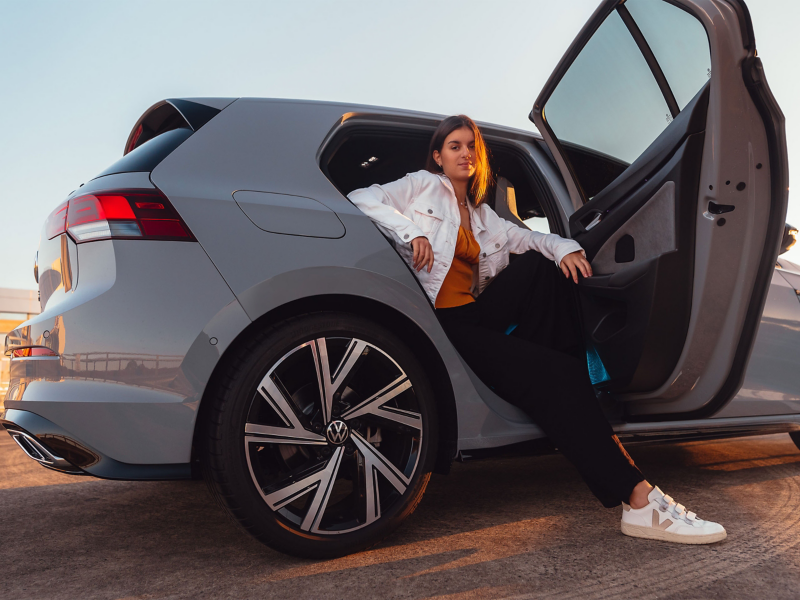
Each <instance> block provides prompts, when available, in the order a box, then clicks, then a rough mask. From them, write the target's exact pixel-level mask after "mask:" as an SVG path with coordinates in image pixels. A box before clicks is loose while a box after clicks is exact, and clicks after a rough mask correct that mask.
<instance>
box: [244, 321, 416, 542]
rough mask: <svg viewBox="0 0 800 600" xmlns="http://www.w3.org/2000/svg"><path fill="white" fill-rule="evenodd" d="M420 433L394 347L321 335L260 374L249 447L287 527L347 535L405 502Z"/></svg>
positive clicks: (269, 500)
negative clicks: (388, 348)
mask: <svg viewBox="0 0 800 600" xmlns="http://www.w3.org/2000/svg"><path fill="white" fill-rule="evenodd" d="M422 431H423V419H422V414H421V412H420V410H419V405H418V403H417V398H416V396H415V394H414V390H413V386H412V384H411V381H410V380H409V379H408V377H407V376H406V374H405V373H404V372H403V370H402V369H401V368H400V366H399V365H398V364H397V363H396V362H395V361H394V360H393V359H392V358H391V357H390V356H389V355H388V354H386V353H385V352H384V351H382V350H381V349H379V348H377V347H376V346H374V345H372V344H370V343H368V342H365V341H363V340H359V339H356V338H342V337H320V338H318V339H315V340H312V341H310V342H307V343H304V344H302V345H300V346H298V347H296V348H294V349H293V350H291V351H290V352H288V353H286V354H285V355H284V356H283V357H282V358H281V359H280V360H279V361H278V362H277V363H276V364H275V366H273V367H272V368H271V369H270V370H269V372H268V373H267V374H266V375H265V376H264V378H263V379H262V381H261V383H260V384H259V386H258V389H257V392H256V393H255V394H254V396H253V400H252V402H251V406H250V409H249V412H248V416H247V422H246V424H245V427H244V433H245V435H244V441H245V453H246V457H247V462H248V467H249V469H250V474H251V477H252V479H253V482H254V483H255V485H256V487H257V489H258V490H259V492H260V494H261V496H262V498H263V499H264V501H265V502H266V504H267V505H268V506H269V507H270V508H271V509H272V510H273V511H275V512H276V513H278V514H279V515H280V516H281V517H283V519H284V520H285V521H286V522H287V524H288V525H289V526H290V527H293V528H297V529H300V530H302V531H307V532H311V533H320V534H334V533H344V532H347V531H353V530H356V529H360V528H361V527H365V526H367V525H369V524H371V523H373V522H375V521H376V520H378V519H380V518H381V515H382V514H385V513H386V511H387V510H389V509H390V508H391V507H392V506H394V504H395V503H396V502H398V501H399V500H400V499H401V497H402V496H403V494H404V493H405V492H406V489H407V487H408V486H409V484H410V482H411V479H412V477H413V476H414V473H415V472H416V469H417V466H418V464H417V463H418V461H419V453H420V449H421V443H422Z"/></svg>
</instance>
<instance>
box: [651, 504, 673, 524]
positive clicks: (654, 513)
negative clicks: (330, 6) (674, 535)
mask: <svg viewBox="0 0 800 600" xmlns="http://www.w3.org/2000/svg"><path fill="white" fill-rule="evenodd" d="M670 525H672V521H671V520H670V519H664V522H663V523H659V522H658V511H657V510H656V509H655V508H654V509H653V528H654V529H666V528H667V527H669V526H670Z"/></svg>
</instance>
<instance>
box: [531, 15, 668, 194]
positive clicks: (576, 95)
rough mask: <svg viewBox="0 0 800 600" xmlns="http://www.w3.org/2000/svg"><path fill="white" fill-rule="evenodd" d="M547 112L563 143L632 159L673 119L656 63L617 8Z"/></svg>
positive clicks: (575, 64) (577, 61) (563, 82)
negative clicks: (652, 65) (653, 70)
mask: <svg viewBox="0 0 800 600" xmlns="http://www.w3.org/2000/svg"><path fill="white" fill-rule="evenodd" d="M544 116H545V119H546V120H547V123H548V124H549V125H550V128H551V129H552V130H553V132H554V133H555V135H556V137H558V139H559V140H560V141H561V142H562V143H564V142H567V143H572V144H577V145H578V146H583V147H584V148H586V149H588V150H591V151H593V152H595V153H600V154H605V155H608V156H610V157H613V158H615V159H617V160H620V161H622V162H624V163H627V164H630V163H632V162H633V161H634V160H636V158H637V157H638V156H639V155H640V154H641V153H642V152H643V151H644V150H645V149H646V148H647V147H648V146H649V145H650V143H651V142H652V141H653V140H654V139H655V138H656V137H658V135H659V134H660V133H661V132H662V131H663V130H664V129H665V128H666V126H667V125H668V124H669V122H670V121H671V120H672V116H671V114H670V111H669V108H668V107H667V103H666V101H665V100H664V96H663V95H662V93H661V90H660V89H659V87H658V84H657V83H656V80H655V78H654V77H653V74H652V73H651V71H650V67H649V66H648V65H647V62H646V61H645V59H644V57H643V56H642V54H641V52H640V51H639V47H638V46H637V45H636V42H635V41H634V40H633V37H631V34H630V32H629V31H628V28H627V27H626V26H625V24H624V23H623V22H622V19H621V17H620V16H619V15H618V14H617V12H616V11H614V12H612V13H611V14H610V15H609V16H608V17H607V18H606V20H605V21H604V22H603V24H602V25H601V26H600V28H599V29H598V30H597V31H596V32H595V34H594V35H593V36H592V38H591V39H590V40H589V42H588V43H587V44H586V46H585V47H584V49H583V50H582V51H581V53H580V55H578V57H577V58H576V59H575V62H573V63H572V65H571V66H570V68H569V70H568V71H567V73H566V74H565V75H564V77H563V78H562V80H561V81H560V82H559V84H558V87H557V88H556V89H555V91H554V92H553V95H552V96H551V97H550V99H549V100H548V101H547V104H546V105H545V107H544ZM579 179H580V174H579Z"/></svg>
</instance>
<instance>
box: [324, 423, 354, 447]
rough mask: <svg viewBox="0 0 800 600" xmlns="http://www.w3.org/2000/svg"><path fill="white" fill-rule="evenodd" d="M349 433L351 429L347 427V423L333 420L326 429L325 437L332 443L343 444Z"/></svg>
mask: <svg viewBox="0 0 800 600" xmlns="http://www.w3.org/2000/svg"><path fill="white" fill-rule="evenodd" d="M349 433H350V430H349V428H348V427H347V423H345V422H344V421H339V420H336V421H331V422H330V423H329V424H328V427H327V429H325V437H327V438H328V441H329V442H330V443H331V444H336V445H337V446H341V445H342V444H344V443H345V441H346V440H347V436H348V435H349Z"/></svg>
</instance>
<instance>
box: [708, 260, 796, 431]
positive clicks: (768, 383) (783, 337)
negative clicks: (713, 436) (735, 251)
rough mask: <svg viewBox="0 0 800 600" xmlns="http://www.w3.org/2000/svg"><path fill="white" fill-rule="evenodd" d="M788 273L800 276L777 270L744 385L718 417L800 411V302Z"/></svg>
mask: <svg viewBox="0 0 800 600" xmlns="http://www.w3.org/2000/svg"><path fill="white" fill-rule="evenodd" d="M787 275H788V276H789V277H791V278H795V277H797V278H799V279H800V275H795V274H794V273H787V272H786V270H785V269H775V271H774V273H773V275H772V283H771V285H770V288H769V294H768V296H767V303H766V306H765V307H764V313H763V315H762V317H761V323H760V325H759V329H758V336H757V337H756V343H755V345H754V346H753V354H752V356H751V357H750V363H749V364H748V366H747V372H746V373H745V377H744V384H743V385H742V388H741V389H740V390H739V392H738V393H737V394H736V396H735V397H734V399H733V400H731V402H730V403H729V404H728V405H726V406H725V407H724V408H723V409H722V410H721V411H719V412H718V413H717V414H715V415H714V418H715V419H718V418H726V417H751V416H761V415H786V414H796V413H800V369H798V368H797V356H798V355H800V301H798V296H797V292H796V289H798V288H795V286H794V285H792V284H790V283H789V282H788V281H787V280H786V277H787ZM797 283H798V287H800V281H798V282H797Z"/></svg>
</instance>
